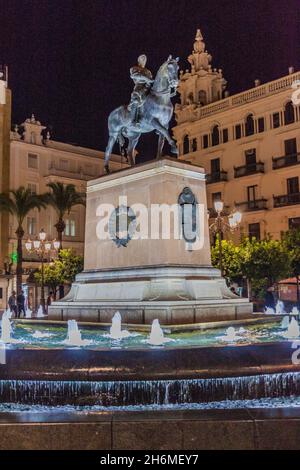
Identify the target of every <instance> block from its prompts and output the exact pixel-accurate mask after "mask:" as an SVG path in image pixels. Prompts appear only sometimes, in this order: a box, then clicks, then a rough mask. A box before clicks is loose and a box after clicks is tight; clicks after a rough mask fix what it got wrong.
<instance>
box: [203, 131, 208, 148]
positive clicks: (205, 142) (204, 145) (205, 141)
mask: <svg viewBox="0 0 300 470" xmlns="http://www.w3.org/2000/svg"><path fill="white" fill-rule="evenodd" d="M207 147H208V135H207V134H205V135H204V136H203V148H204V149H207Z"/></svg>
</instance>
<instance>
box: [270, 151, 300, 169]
mask: <svg viewBox="0 0 300 470" xmlns="http://www.w3.org/2000/svg"><path fill="white" fill-rule="evenodd" d="M299 163H300V153H299V152H298V153H291V154H290V155H283V156H282V157H276V158H273V170H278V169H279V168H285V167H287V166H292V165H298V164H299Z"/></svg>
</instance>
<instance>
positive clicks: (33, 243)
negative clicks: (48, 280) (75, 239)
mask: <svg viewBox="0 0 300 470" xmlns="http://www.w3.org/2000/svg"><path fill="white" fill-rule="evenodd" d="M59 247H60V242H59V241H57V240H55V239H54V240H52V241H50V240H47V234H46V232H45V231H44V229H42V230H41V231H40V233H39V236H38V238H36V239H35V240H30V239H28V240H27V242H25V248H26V250H27V251H28V252H29V253H36V254H37V255H38V257H39V258H40V260H41V278H42V279H41V306H42V309H43V313H44V314H45V313H46V308H45V304H46V302H45V281H44V259H45V255H48V254H49V253H50V252H51V250H53V251H55V252H57V251H58V250H59Z"/></svg>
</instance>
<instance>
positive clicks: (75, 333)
mask: <svg viewBox="0 0 300 470" xmlns="http://www.w3.org/2000/svg"><path fill="white" fill-rule="evenodd" d="M64 344H67V345H68V346H87V345H89V344H91V341H89V340H87V339H82V338H81V332H80V331H79V328H78V323H77V321H76V320H68V336H67V339H65V340H64Z"/></svg>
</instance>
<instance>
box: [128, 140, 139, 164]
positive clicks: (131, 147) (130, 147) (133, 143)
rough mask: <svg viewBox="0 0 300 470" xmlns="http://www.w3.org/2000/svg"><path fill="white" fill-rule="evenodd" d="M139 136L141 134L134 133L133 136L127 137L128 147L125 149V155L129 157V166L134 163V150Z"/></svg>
mask: <svg viewBox="0 0 300 470" xmlns="http://www.w3.org/2000/svg"><path fill="white" fill-rule="evenodd" d="M140 137H141V134H135V135H134V136H130V137H128V140H129V142H128V149H127V156H128V158H129V163H130V166H133V165H134V164H135V160H134V151H135V147H136V146H137V143H138V141H139V138H140Z"/></svg>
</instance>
